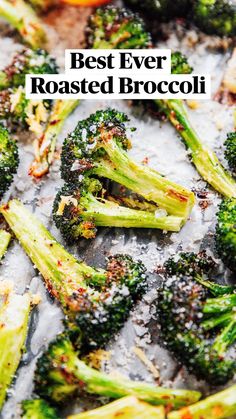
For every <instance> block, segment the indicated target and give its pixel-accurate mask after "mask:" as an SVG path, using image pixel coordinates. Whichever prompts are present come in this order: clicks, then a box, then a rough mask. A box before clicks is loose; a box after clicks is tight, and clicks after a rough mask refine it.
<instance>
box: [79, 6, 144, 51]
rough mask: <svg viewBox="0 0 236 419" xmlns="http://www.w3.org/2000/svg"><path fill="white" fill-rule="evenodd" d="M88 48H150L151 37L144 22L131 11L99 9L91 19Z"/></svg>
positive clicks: (88, 27) (111, 8)
mask: <svg viewBox="0 0 236 419" xmlns="http://www.w3.org/2000/svg"><path fill="white" fill-rule="evenodd" d="M86 35H87V48H94V49H112V48H113V49H122V48H123V49H128V48H130V49H134V48H148V47H149V46H150V35H149V33H148V32H147V31H146V29H145V25H144V22H143V21H142V19H140V18H139V16H137V15H135V14H133V13H132V12H131V11H130V10H127V9H122V8H117V7H105V8H99V9H97V10H96V11H95V13H94V14H93V15H92V16H91V17H90V19H89V22H88V26H87V29H86Z"/></svg>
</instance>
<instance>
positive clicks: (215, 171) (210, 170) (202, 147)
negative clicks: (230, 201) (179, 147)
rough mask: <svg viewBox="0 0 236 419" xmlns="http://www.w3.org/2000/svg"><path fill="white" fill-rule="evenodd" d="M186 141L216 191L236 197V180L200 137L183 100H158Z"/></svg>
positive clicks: (202, 171)
mask: <svg viewBox="0 0 236 419" xmlns="http://www.w3.org/2000/svg"><path fill="white" fill-rule="evenodd" d="M155 103H156V104H157V105H158V107H159V108H160V109H161V110H162V111H163V112H164V113H165V114H166V115H167V117H168V118H169V120H170V122H171V123H172V124H173V126H174V127H175V128H176V130H177V132H178V134H179V135H180V136H181V138H182V140H183V142H184V143H185V145H186V147H187V149H188V151H189V155H190V157H191V160H192V162H193V164H194V165H195V166H196V169H197V170H198V172H199V174H200V175H201V176H202V177H203V179H204V180H206V181H207V182H208V183H209V184H210V185H211V186H212V187H213V188H214V189H215V190H216V191H218V192H219V193H220V194H222V195H224V196H226V197H229V198H231V197H236V182H235V181H234V179H233V178H232V177H231V176H230V174H229V173H228V172H227V171H226V170H225V169H224V167H223V166H222V165H221V163H220V162H219V160H218V158H217V156H216V154H215V153H214V152H213V151H212V150H211V149H210V148H209V147H208V146H207V145H206V144H204V142H203V141H202V140H201V139H200V138H199V135H198V133H197V132H196V131H195V129H194V127H193V126H192V124H191V122H190V119H189V116H188V112H187V109H186V107H185V105H184V102H183V101H182V100H178V99H167V100H156V101H155Z"/></svg>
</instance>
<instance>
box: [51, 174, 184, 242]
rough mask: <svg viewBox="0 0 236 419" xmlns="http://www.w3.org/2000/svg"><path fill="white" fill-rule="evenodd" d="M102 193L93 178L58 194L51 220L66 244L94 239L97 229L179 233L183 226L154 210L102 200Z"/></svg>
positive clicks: (173, 217) (65, 188)
mask: <svg viewBox="0 0 236 419" xmlns="http://www.w3.org/2000/svg"><path fill="white" fill-rule="evenodd" d="M101 192H102V193H104V190H103V189H102V184H101V183H100V182H99V181H98V180H97V179H93V178H85V179H84V180H83V183H82V184H80V186H79V187H78V186H75V185H72V186H70V185H66V186H64V187H63V188H62V189H61V190H60V191H59V192H58V194H57V196H56V198H55V201H54V207H53V218H54V221H55V224H56V226H57V227H58V228H59V229H60V231H61V233H62V235H63V237H64V238H65V239H66V240H67V241H69V242H70V241H72V242H73V240H74V239H78V238H79V237H80V236H82V237H85V238H87V239H90V238H94V237H95V235H96V227H98V226H103V227H104V226H105V227H111V226H112V227H126V228H132V227H135V228H160V229H162V230H168V231H179V230H180V228H181V226H182V224H183V219H182V218H181V217H175V216H163V215H162V214H160V216H159V212H158V209H157V207H156V212H148V211H140V210H136V209H131V208H127V207H125V206H122V205H119V204H117V203H115V202H112V201H109V200H106V199H104V198H103V196H102V195H101ZM99 193H100V196H99Z"/></svg>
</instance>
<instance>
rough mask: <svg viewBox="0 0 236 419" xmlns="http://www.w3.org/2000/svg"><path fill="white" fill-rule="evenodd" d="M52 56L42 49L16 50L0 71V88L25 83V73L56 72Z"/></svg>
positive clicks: (56, 68)
mask: <svg viewBox="0 0 236 419" xmlns="http://www.w3.org/2000/svg"><path fill="white" fill-rule="evenodd" d="M56 73H58V67H57V64H56V61H55V59H54V58H52V57H51V56H50V55H49V54H48V53H47V51H45V50H43V49H36V50H32V49H30V48H24V49H23V50H21V51H19V52H17V53H16V54H15V55H14V57H13V59H12V61H11V63H10V64H9V65H8V66H7V67H5V68H4V69H3V70H2V71H0V89H5V88H7V87H12V88H13V87H19V86H24V85H25V75H26V74H56Z"/></svg>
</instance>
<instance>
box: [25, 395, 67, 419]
mask: <svg viewBox="0 0 236 419" xmlns="http://www.w3.org/2000/svg"><path fill="white" fill-rule="evenodd" d="M21 408H22V415H21V419H59V417H60V416H59V414H58V413H57V411H56V410H55V409H54V408H53V407H51V406H49V404H48V403H47V402H45V401H44V400H41V399H35V400H24V401H23V402H22V404H21Z"/></svg>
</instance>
